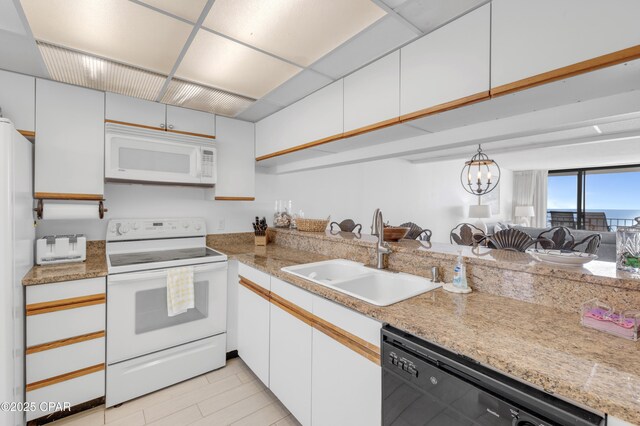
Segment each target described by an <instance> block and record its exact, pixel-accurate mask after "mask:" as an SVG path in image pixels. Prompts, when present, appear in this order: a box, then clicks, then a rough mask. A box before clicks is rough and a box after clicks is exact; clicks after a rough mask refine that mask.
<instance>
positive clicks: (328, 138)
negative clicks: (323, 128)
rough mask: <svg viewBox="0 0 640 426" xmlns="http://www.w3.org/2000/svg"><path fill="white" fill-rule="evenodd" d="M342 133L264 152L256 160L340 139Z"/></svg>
mask: <svg viewBox="0 0 640 426" xmlns="http://www.w3.org/2000/svg"><path fill="white" fill-rule="evenodd" d="M342 135H343V133H340V134H337V135H333V136H327V137H326V138H322V139H318V140H315V141H312V142H307V143H305V144H302V145H296V146H293V147H291V148H287V149H283V150H281V151H276V152H272V153H271V154H265V155H262V156H260V157H257V158H256V161H262V160H267V159H269V158H273V157H279V156H281V155H285V154H291V153H292V152H296V151H301V150H303V149H307V148H313V147H314V146H319V145H324V144H326V143H329V142H333V141H337V140H340V139H342Z"/></svg>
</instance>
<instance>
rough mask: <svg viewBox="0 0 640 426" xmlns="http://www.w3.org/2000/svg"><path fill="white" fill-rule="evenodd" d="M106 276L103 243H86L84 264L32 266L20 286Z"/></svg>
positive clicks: (105, 258)
mask: <svg viewBox="0 0 640 426" xmlns="http://www.w3.org/2000/svg"><path fill="white" fill-rule="evenodd" d="M106 276H107V257H106V255H105V245H104V241H87V260H86V261H85V262H73V263H59V264H57V265H43V266H37V265H36V266H34V267H33V268H31V270H30V271H29V272H27V275H25V276H24V278H22V285H37V284H51V283H59V282H62V281H73V280H82V279H85V278H96V277H106Z"/></svg>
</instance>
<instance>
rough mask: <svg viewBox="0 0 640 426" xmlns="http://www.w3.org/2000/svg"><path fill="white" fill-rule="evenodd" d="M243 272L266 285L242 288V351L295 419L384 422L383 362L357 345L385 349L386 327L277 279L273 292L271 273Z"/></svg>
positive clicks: (318, 423) (316, 423)
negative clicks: (383, 335) (381, 337)
mask: <svg viewBox="0 0 640 426" xmlns="http://www.w3.org/2000/svg"><path fill="white" fill-rule="evenodd" d="M239 275H240V276H241V277H244V278H245V279H249V277H248V276H251V277H252V278H253V280H256V281H259V282H255V281H253V280H252V283H253V284H258V287H256V286H254V287H252V288H248V287H247V286H246V285H243V284H242V283H241V284H240V286H239V287H238V290H239V291H238V293H239V294H238V325H239V330H238V353H239V355H240V357H241V358H242V359H243V360H244V362H245V363H246V364H247V365H248V366H249V368H250V369H251V370H252V371H253V372H254V373H255V374H256V375H257V376H258V377H259V378H260V380H262V381H263V382H264V383H265V384H267V385H268V386H269V389H271V391H272V392H273V393H274V394H275V395H276V396H277V397H278V399H279V400H280V401H281V402H282V403H283V404H284V406H285V407H286V408H287V409H288V410H289V411H290V412H291V413H292V414H293V416H295V418H296V419H297V420H298V421H299V422H300V423H301V424H303V425H304V426H308V425H313V426H341V425H345V426H358V425H362V426H371V425H379V424H380V423H381V419H382V416H381V397H382V380H381V374H382V373H381V369H380V365H379V362H376V361H375V360H372V359H371V358H367V357H366V356H365V355H363V353H362V352H359V351H357V350H356V349H355V348H356V347H357V346H358V345H360V346H362V345H363V344H364V345H367V346H368V347H373V346H375V347H377V346H379V335H380V328H381V324H380V323H379V322H377V321H375V320H373V319H371V318H369V317H367V316H365V315H362V314H359V313H357V312H355V311H352V310H351V309H348V308H345V307H344V306H342V305H339V304H336V303H333V302H330V301H328V300H326V299H324V298H322V297H320V296H316V295H314V294H312V293H309V292H307V291H305V290H303V289H301V288H299V287H297V286H295V285H292V284H288V283H286V282H284V281H282V280H280V279H278V278H276V277H270V280H269V282H270V284H269V291H267V292H266V293H265V292H264V290H265V289H266V286H265V284H264V283H265V281H266V279H265V277H264V276H265V274H264V273H262V272H260V271H257V270H255V269H253V268H249V267H247V266H246V265H243V264H240V265H239ZM241 280H242V278H241ZM249 287H251V285H249ZM258 293H260V294H258ZM265 294H266V295H265ZM354 340H357V341H358V342H354Z"/></svg>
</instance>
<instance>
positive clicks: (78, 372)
mask: <svg viewBox="0 0 640 426" xmlns="http://www.w3.org/2000/svg"><path fill="white" fill-rule="evenodd" d="M103 370H104V363H103V364H96V365H92V366H91V367H86V368H82V369H80V370H76V371H72V372H70V373H65V374H61V375H59V376H55V377H51V378H48V379H44V380H40V381H38V382H33V383H29V384H28V385H27V386H26V391H27V392H31V391H34V390H36V389H40V388H44V387H46V386H51V385H55V384H56V383H61V382H65V381H67V380H72V379H77V378H78V377H82V376H86V375H87V374H92V373H97V372H98V371H103Z"/></svg>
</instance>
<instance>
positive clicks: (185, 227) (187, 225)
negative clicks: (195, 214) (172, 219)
mask: <svg viewBox="0 0 640 426" xmlns="http://www.w3.org/2000/svg"><path fill="white" fill-rule="evenodd" d="M189 225H190V223H189V222H184V223H183V224H182V226H183V227H184V229H187V228H189Z"/></svg>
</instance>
